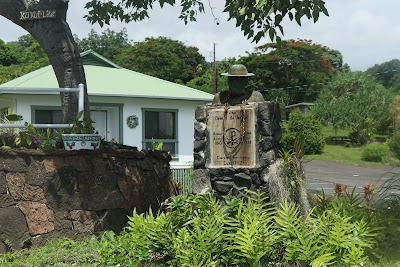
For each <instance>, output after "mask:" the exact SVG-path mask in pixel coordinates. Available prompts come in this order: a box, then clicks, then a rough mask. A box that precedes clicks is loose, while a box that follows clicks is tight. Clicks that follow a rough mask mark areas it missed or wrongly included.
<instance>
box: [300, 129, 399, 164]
mask: <svg viewBox="0 0 400 267" xmlns="http://www.w3.org/2000/svg"><path fill="white" fill-rule="evenodd" d="M322 134H323V135H324V137H325V140H326V144H325V147H324V149H323V152H322V154H314V155H307V156H306V158H305V160H313V159H317V160H318V159H319V160H333V161H340V162H344V163H348V164H353V165H382V164H389V165H400V160H398V159H396V158H394V157H392V156H390V155H388V156H387V157H386V158H385V159H384V160H383V162H369V161H365V160H363V159H362V153H363V149H364V146H361V147H352V146H350V145H346V146H345V143H342V144H331V143H330V140H331V137H333V136H347V135H348V134H349V131H348V130H338V132H337V133H335V132H334V131H333V129H332V128H328V127H324V128H323V129H322ZM378 137H379V138H380V139H384V138H383V137H382V136H378Z"/></svg>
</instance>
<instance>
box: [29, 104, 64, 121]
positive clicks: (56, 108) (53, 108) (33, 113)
mask: <svg viewBox="0 0 400 267" xmlns="http://www.w3.org/2000/svg"><path fill="white" fill-rule="evenodd" d="M37 110H48V111H62V107H61V106H37V105H35V106H33V105H32V106H31V122H32V123H36V111H37Z"/></svg>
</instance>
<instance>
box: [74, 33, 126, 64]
mask: <svg viewBox="0 0 400 267" xmlns="http://www.w3.org/2000/svg"><path fill="white" fill-rule="evenodd" d="M74 38H75V41H76V42H77V44H78V47H79V50H80V51H81V52H83V51H86V50H89V49H91V50H93V51H95V52H96V53H99V54H100V55H102V56H104V57H106V58H107V59H109V60H111V61H114V60H115V56H116V55H117V54H118V53H119V52H120V51H121V50H122V48H126V47H128V46H130V45H131V44H130V41H129V39H128V34H127V32H126V29H125V28H124V29H122V30H121V31H120V32H115V31H113V30H110V29H107V30H105V31H103V32H102V33H101V34H98V33H97V32H96V31H95V30H93V29H92V30H91V31H90V33H89V34H88V37H86V38H83V39H79V38H78V36H74Z"/></svg>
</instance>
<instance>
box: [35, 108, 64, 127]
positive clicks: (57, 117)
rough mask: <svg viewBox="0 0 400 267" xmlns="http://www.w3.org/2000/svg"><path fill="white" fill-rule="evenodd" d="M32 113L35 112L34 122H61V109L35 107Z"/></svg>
mask: <svg viewBox="0 0 400 267" xmlns="http://www.w3.org/2000/svg"><path fill="white" fill-rule="evenodd" d="M34 114H35V117H34V123H43V124H54V123H57V124H62V123H63V114H62V111H61V110H54V109H48V110H45V109H43V110H42V109H40V110H39V109H36V110H35V113H34Z"/></svg>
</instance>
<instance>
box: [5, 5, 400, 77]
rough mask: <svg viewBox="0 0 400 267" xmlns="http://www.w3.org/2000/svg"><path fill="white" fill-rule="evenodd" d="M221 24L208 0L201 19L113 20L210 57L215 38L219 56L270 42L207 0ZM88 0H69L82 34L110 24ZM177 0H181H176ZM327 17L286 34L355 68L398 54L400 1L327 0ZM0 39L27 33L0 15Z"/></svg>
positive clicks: (167, 15)
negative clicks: (253, 37) (94, 20)
mask: <svg viewBox="0 0 400 267" xmlns="http://www.w3.org/2000/svg"><path fill="white" fill-rule="evenodd" d="M209 1H210V6H211V7H213V12H214V15H215V16H216V17H217V18H219V25H217V24H216V23H215V21H214V18H213V17H212V16H211V12H210V6H209V4H208V1H207V0H204V1H203V2H204V3H205V7H206V14H200V15H199V16H198V21H197V22H192V23H189V24H188V25H185V24H184V23H183V22H182V21H181V20H179V19H178V14H179V5H178V7H177V8H170V7H168V8H166V7H164V8H163V9H159V8H157V9H155V10H153V11H152V12H151V15H150V19H149V20H146V21H144V22H135V23H133V22H132V23H129V24H122V23H119V22H112V24H111V26H110V28H111V29H113V30H116V31H119V30H121V29H123V28H124V27H125V28H126V29H127V31H128V36H129V39H130V40H132V41H133V42H138V41H142V40H144V38H145V37H157V36H166V37H170V38H172V39H175V40H180V41H182V42H184V43H185V44H186V45H192V46H196V47H198V48H199V49H200V53H201V54H203V55H204V56H205V57H206V60H208V61H212V54H213V53H212V52H213V44H214V43H216V58H217V60H220V59H223V58H226V57H239V56H244V55H246V51H248V52H252V51H253V50H254V47H255V46H257V45H261V44H264V43H267V42H270V40H268V39H261V41H260V42H259V43H258V44H255V43H251V41H250V40H247V38H246V37H244V35H243V33H242V32H241V31H240V30H239V29H237V28H235V23H234V22H233V21H230V22H227V15H226V14H224V13H223V12H222V10H223V4H224V2H225V1H224V0H209ZM86 2H87V1H84V0H70V4H69V11H68V22H69V24H70V27H71V30H72V32H73V33H74V34H77V35H78V36H79V37H80V38H84V37H86V36H87V34H88V33H89V31H90V29H92V28H94V29H95V30H96V31H97V32H98V33H100V32H102V31H103V30H105V29H106V27H103V28H100V27H99V26H92V25H90V24H89V23H88V22H86V21H85V19H83V16H84V15H85V14H86V10H85V9H84V4H85V3H86ZM177 2H179V1H177ZM326 2H327V3H326V5H327V9H328V11H329V13H330V16H329V17H326V16H324V15H322V16H321V17H320V20H319V21H318V22H317V23H316V24H314V23H313V22H311V21H307V20H306V19H304V20H303V21H302V22H303V24H302V27H299V26H297V24H296V23H295V22H290V21H285V22H284V24H283V25H284V28H285V35H284V37H283V39H297V38H302V39H310V40H312V41H314V42H316V43H319V44H322V45H325V46H328V47H329V48H331V49H336V50H339V51H340V52H341V53H342V55H343V60H344V62H345V63H347V64H349V65H350V67H351V69H352V70H366V69H367V68H369V67H371V66H373V65H374V64H380V63H383V62H386V61H389V60H392V59H395V58H400V16H399V15H398V14H399V10H400V1H399V0H385V1H376V0H327V1H326ZM0 25H1V27H0V39H2V40H4V41H5V42H9V41H15V40H17V39H18V37H19V36H21V35H23V34H26V32H25V31H24V30H22V29H21V28H19V27H18V26H16V25H14V24H12V23H11V22H9V21H7V20H6V19H4V18H3V17H0Z"/></svg>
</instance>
